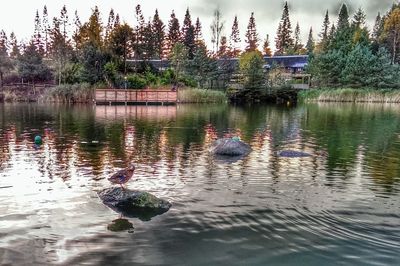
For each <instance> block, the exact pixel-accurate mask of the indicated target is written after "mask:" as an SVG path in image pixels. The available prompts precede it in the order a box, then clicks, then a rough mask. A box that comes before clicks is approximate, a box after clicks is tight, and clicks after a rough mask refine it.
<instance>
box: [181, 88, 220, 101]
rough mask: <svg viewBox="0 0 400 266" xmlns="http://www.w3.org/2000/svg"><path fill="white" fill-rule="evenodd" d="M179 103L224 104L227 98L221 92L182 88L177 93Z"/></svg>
mask: <svg viewBox="0 0 400 266" xmlns="http://www.w3.org/2000/svg"><path fill="white" fill-rule="evenodd" d="M178 100H179V102H180V103H226V102H227V97H226V95H225V93H224V92H222V91H215V90H206V89H194V88H184V89H179V91H178Z"/></svg>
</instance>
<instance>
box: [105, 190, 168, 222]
mask: <svg viewBox="0 0 400 266" xmlns="http://www.w3.org/2000/svg"><path fill="white" fill-rule="evenodd" d="M98 195H99V197H100V199H101V200H102V201H103V203H104V204H105V205H107V206H108V207H110V208H111V209H113V210H114V211H116V212H118V213H121V214H122V215H124V216H126V217H131V218H133V217H135V218H139V219H141V220H143V221H149V220H150V219H151V218H152V217H154V216H156V215H159V214H163V213H164V212H166V211H168V210H169V208H170V207H171V203H169V202H168V201H166V200H163V199H159V198H157V197H156V196H154V195H152V194H150V193H148V192H145V191H135V190H127V189H122V188H120V187H114V188H108V189H105V190H103V191H100V192H99V193H98Z"/></svg>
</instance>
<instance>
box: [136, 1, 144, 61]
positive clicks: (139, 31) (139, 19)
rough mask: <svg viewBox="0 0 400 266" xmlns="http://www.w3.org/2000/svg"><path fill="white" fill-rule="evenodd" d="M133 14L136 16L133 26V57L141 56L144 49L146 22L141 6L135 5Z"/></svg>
mask: <svg viewBox="0 0 400 266" xmlns="http://www.w3.org/2000/svg"><path fill="white" fill-rule="evenodd" d="M135 16H136V27H135V38H134V50H135V57H136V58H141V57H142V56H143V54H144V52H145V50H146V47H145V40H144V38H145V36H144V35H145V31H146V22H145V20H144V16H143V12H142V8H141V6H140V5H137V6H136V8H135Z"/></svg>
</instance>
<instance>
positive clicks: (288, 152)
mask: <svg viewBox="0 0 400 266" xmlns="http://www.w3.org/2000/svg"><path fill="white" fill-rule="evenodd" d="M278 156H279V157H287V158H302V157H311V154H309V153H306V152H301V151H292V150H286V151H280V152H278Z"/></svg>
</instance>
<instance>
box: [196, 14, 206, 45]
mask: <svg viewBox="0 0 400 266" xmlns="http://www.w3.org/2000/svg"><path fill="white" fill-rule="evenodd" d="M194 41H195V43H196V46H199V45H200V44H204V39H203V33H202V27H201V23H200V19H199V18H198V17H197V19H196V26H195V27H194Z"/></svg>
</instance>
